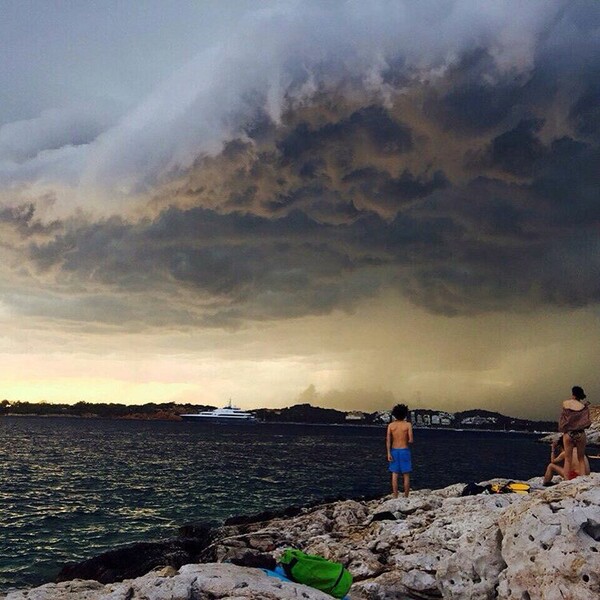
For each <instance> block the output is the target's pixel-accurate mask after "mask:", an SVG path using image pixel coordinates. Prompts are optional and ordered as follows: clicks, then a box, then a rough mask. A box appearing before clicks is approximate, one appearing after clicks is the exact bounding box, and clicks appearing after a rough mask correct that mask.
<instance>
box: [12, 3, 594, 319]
mask: <svg viewBox="0 0 600 600" xmlns="http://www.w3.org/2000/svg"><path fill="white" fill-rule="evenodd" d="M434 5H435V10H433V8H434ZM514 11H518V12H519V14H520V18H519V19H515V18H514ZM599 30H600V20H599V18H598V13H597V11H596V10H595V7H594V5H593V3H585V2H584V3H565V2H550V3H548V2H544V3H530V4H527V6H523V5H522V4H517V3H515V4H514V5H513V4H511V3H505V4H503V5H501V6H494V7H488V8H486V7H482V6H480V5H479V4H475V3H472V2H466V1H455V2H442V3H439V2H436V3H433V4H431V3H429V2H423V3H419V5H414V4H412V3H397V2H393V3H388V2H379V3H375V4H374V5H373V6H372V7H369V9H367V8H366V7H365V6H362V4H361V3H353V2H349V3H332V4H331V5H329V6H324V5H322V4H320V3H307V4H302V5H297V4H294V3H292V4H288V3H283V4H276V5H273V6H272V7H270V8H269V9H265V10H263V11H257V12H256V13H253V14H252V15H251V16H250V17H248V18H246V19H244V21H243V22H242V23H241V24H240V26H239V29H238V30H237V35H236V36H235V37H233V38H232V39H231V40H228V42H227V43H226V44H220V45H216V46H214V47H213V48H209V49H207V50H205V51H204V52H202V53H201V54H200V55H198V56H197V57H196V58H195V59H193V60H192V61H190V62H189V63H188V64H187V65H185V66H184V67H183V68H181V69H180V70H179V71H178V72H176V73H175V74H174V75H173V76H172V77H171V78H170V79H168V80H167V81H165V82H164V83H163V84H162V85H161V86H159V87H158V88H157V89H156V90H155V92H153V93H152V94H151V95H150V96H148V97H147V98H146V99H145V100H144V101H142V102H141V103H140V104H139V105H138V106H137V107H136V108H134V109H133V110H131V111H129V112H127V113H125V114H122V115H121V116H120V117H119V119H118V121H115V114H116V113H115V111H113V112H110V111H108V112H107V111H104V112H101V111H100V112H98V111H95V112H93V111H92V112H90V113H89V114H84V115H81V114H80V113H79V112H73V111H71V112H69V113H66V112H64V111H63V112H60V111H59V112H56V111H55V112H45V113H43V114H42V115H41V116H40V117H39V118H38V119H32V120H28V121H23V122H19V123H8V124H5V125H4V126H3V127H2V128H0V161H2V160H4V162H3V163H2V164H3V165H4V166H3V167H1V168H3V169H4V173H5V174H9V176H8V177H7V178H6V183H5V185H4V187H3V190H2V193H3V197H4V198H6V201H5V208H4V209H3V211H2V212H1V213H0V220H1V221H2V222H3V226H4V227H9V226H12V227H13V228H14V229H15V230H16V231H18V232H20V235H21V237H20V240H19V241H18V242H17V241H15V242H14V248H18V251H19V252H21V253H22V256H23V260H24V262H25V264H26V266H27V268H29V269H30V271H29V273H30V276H31V277H32V278H33V279H41V280H43V281H44V282H45V285H50V286H52V285H53V283H52V282H55V284H56V286H58V287H60V286H61V285H64V282H65V281H68V282H70V283H71V284H73V283H74V282H75V281H77V283H78V286H79V288H78V291H77V292H76V295H75V296H74V297H75V298H79V301H80V302H81V303H82V304H86V303H90V302H91V300H90V298H92V299H93V298H97V294H98V293H101V294H109V293H110V292H111V290H112V291H114V292H115V293H116V294H117V296H116V298H118V297H119V296H118V294H122V296H121V297H122V299H123V303H124V304H125V303H128V302H129V303H130V302H131V298H128V296H127V294H128V293H131V294H134V295H135V297H137V298H139V302H140V303H142V302H143V298H144V297H145V296H146V295H147V296H148V297H151V296H152V294H156V293H158V292H157V290H160V294H162V295H164V298H170V299H171V301H170V302H169V303H168V306H169V307H170V308H169V309H167V310H166V311H163V312H162V314H161V315H160V318H159V317H158V313H154V312H153V311H149V312H148V314H147V316H146V318H147V319H148V326H152V325H153V324H155V322H158V321H160V322H161V323H165V322H172V323H174V324H177V323H181V322H182V321H186V322H188V323H194V324H197V325H198V326H214V325H218V326H240V325H243V324H244V323H245V322H250V321H254V320H258V321H262V320H269V319H285V318H291V317H298V316H304V315H321V314H328V313H330V312H332V311H335V310H336V309H341V310H345V311H352V310H354V309H355V308H356V306H357V305H358V304H359V303H360V302H362V301H364V300H365V299H368V298H371V297H373V296H375V295H377V294H379V293H381V292H382V290H386V289H394V290H397V291H399V292H400V293H401V294H403V295H404V296H406V297H407V298H408V299H410V301H411V302H413V303H415V304H416V305H418V306H421V307H424V308H425V309H426V310H428V311H431V312H433V313H438V314H443V315H469V314H479V313H485V312H490V311H505V312H511V311H531V310H535V309H537V308H540V307H545V306H559V307H582V306H586V305H593V304H596V303H597V302H598V301H599V300H600V284H599V283H598V282H599V281H600V258H599V256H600V253H599V252H598V250H599V248H598V246H599V243H600V241H599V237H598V231H599V229H598V224H599V222H600V202H599V195H598V190H599V189H600V187H599V184H600V122H599V119H600V111H599V110H598V101H599V98H600V96H599V89H598V84H597V76H598V74H599V73H600V52H599V50H600V48H599V47H598V46H599V42H598V40H599V39H600V38H599V37H598V32H599ZM54 184H56V186H57V187H56V188H53V185H54ZM61 186H63V187H62V189H64V186H66V187H67V188H70V189H71V193H69V194H68V195H67V196H68V203H67V202H66V201H64V202H62V203H61V200H60V194H61V192H60V190H61ZM39 188H41V190H43V191H45V192H47V191H48V189H49V188H50V189H51V190H52V191H53V193H55V194H58V196H57V201H56V206H57V207H60V209H61V210H60V211H57V214H60V217H61V218H60V222H59V221H57V219H56V218H53V217H52V211H51V210H50V211H49V210H48V209H47V207H46V209H44V211H43V212H42V213H40V214H43V215H46V216H45V217H44V218H42V217H38V216H37V214H36V211H39V210H40V209H39V207H38V206H37V200H36V196H35V194H34V191H35V190H37V189H39ZM74 199H75V200H81V202H74ZM69 207H70V208H71V213H72V214H69V210H68V208H69ZM77 211H79V212H77ZM98 211H100V213H101V214H100V215H99V214H98ZM102 213H103V214H102ZM94 215H96V216H94ZM34 222H35V223H37V225H35V227H34V226H33V223H34ZM43 222H44V224H42V223H43ZM115 301H117V302H118V300H115ZM103 306H105V305H104V304H103V303H101V302H100V303H97V307H98V308H97V310H98V314H97V315H96V317H97V319H98V320H100V321H101V320H102V319H103V318H104V317H105V316H106V315H107V314H108V313H110V314H111V318H115V317H114V315H115V314H117V315H118V314H119V311H118V310H117V311H115V310H114V307H112V306H111V307H108V308H103ZM171 309H172V312H171ZM17 310H19V309H18V308H17ZM22 310H25V308H24V307H22ZM27 310H28V311H35V308H34V307H31V306H30V307H28V308H27ZM40 310H42V309H40ZM43 310H50V309H48V307H47V306H46V307H45V308H44V309H43ZM67 312H69V314H70V315H71V316H72V318H82V319H87V318H90V315H93V314H94V311H93V310H82V311H77V310H71V311H67ZM121 314H123V315H124V316H123V318H124V320H125V319H131V313H130V311H126V310H123V312H122V313H121ZM136 314H137V315H138V316H137V317H136V318H137V319H139V320H140V321H143V319H144V317H143V311H139V312H138V313H136ZM78 315H84V316H83V317H79V316H78ZM126 315H129V316H126ZM63 316H64V314H63Z"/></svg>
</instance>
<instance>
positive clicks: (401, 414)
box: [392, 404, 408, 421]
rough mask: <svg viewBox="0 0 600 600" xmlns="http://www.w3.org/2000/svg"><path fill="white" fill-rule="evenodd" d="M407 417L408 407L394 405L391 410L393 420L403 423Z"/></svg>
mask: <svg viewBox="0 0 600 600" xmlns="http://www.w3.org/2000/svg"><path fill="white" fill-rule="evenodd" d="M407 415H408V406H406V404H396V406H394V408H393V409H392V417H394V419H398V421H403V420H404V419H406V417H407Z"/></svg>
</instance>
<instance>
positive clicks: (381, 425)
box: [0, 413, 557, 435]
mask: <svg viewBox="0 0 600 600" xmlns="http://www.w3.org/2000/svg"><path fill="white" fill-rule="evenodd" d="M2 417H7V418H16V419H26V418H35V419H85V420H90V421H144V422H147V421H161V422H166V423H168V422H171V423H179V422H184V420H183V419H178V418H172V419H166V418H152V417H142V416H118V417H105V416H100V415H61V414H47V415H43V414H27V415H21V414H10V413H8V414H5V415H0V418H2ZM187 422H188V423H194V421H187ZM199 424H200V425H206V421H198V422H197V423H196V425H199ZM240 424H241V423H236V425H240ZM211 425H215V426H217V427H228V426H230V425H233V423H232V424H228V423H211ZM252 425H304V426H306V425H316V426H320V427H323V426H325V427H357V428H363V427H369V428H371V429H373V428H375V429H383V428H385V427H386V426H387V424H386V423H356V422H349V423H317V422H310V421H255V422H254V423H252ZM252 425H250V426H252ZM413 429H415V430H416V431H454V432H456V433H461V432H462V433H464V432H467V433H469V432H474V433H525V434H528V435H551V434H553V433H557V432H556V431H537V430H536V431H529V430H526V429H481V428H477V427H443V426H441V427H423V426H422V425H413Z"/></svg>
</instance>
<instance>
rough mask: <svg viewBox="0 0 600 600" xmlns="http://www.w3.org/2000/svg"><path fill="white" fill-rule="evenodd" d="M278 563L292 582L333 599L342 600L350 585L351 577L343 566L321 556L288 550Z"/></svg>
mask: <svg viewBox="0 0 600 600" xmlns="http://www.w3.org/2000/svg"><path fill="white" fill-rule="evenodd" d="M279 563H280V564H281V566H282V567H283V570H284V571H285V574H286V575H287V577H288V578H289V579H291V580H292V581H295V582H296V583H303V584H304V585H309V586H310V587H314V588H316V589H318V590H321V591H322V592H325V593H326V594H330V595H331V596H333V597H335V598H343V597H344V596H345V595H346V594H347V593H348V590H349V589H350V586H351V585H352V575H351V574H350V572H349V571H348V570H347V569H346V568H344V565H342V564H341V563H336V562H332V561H330V560H327V559H325V558H323V557H322V556H316V555H314V554H305V553H304V552H302V551H300V550H295V549H293V548H288V549H287V550H285V551H284V553H283V555H282V556H281V558H280V559H279Z"/></svg>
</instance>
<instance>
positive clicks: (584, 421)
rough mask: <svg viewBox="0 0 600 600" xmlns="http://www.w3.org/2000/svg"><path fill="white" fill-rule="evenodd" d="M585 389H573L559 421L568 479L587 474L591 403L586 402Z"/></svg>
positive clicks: (576, 387) (575, 387)
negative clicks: (575, 458) (573, 475)
mask: <svg viewBox="0 0 600 600" xmlns="http://www.w3.org/2000/svg"><path fill="white" fill-rule="evenodd" d="M585 398H586V395H585V392H584V391H583V388H581V387H579V386H578V385H576V386H574V387H573V388H572V389H571V397H570V398H569V399H568V400H565V401H564V402H563V403H562V412H561V413H560V418H559V421H558V430H559V431H560V432H561V433H562V434H563V446H564V449H565V458H564V460H565V463H564V471H565V474H566V475H567V479H573V477H572V474H573V473H575V472H577V473H584V472H585V462H584V459H585V446H586V443H587V439H586V436H585V429H586V428H587V427H589V426H590V423H591V422H590V410H589V402H587V401H586V399H585ZM574 449H576V450H577V461H578V467H577V468H574V466H573V465H574V456H573V450H574Z"/></svg>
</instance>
